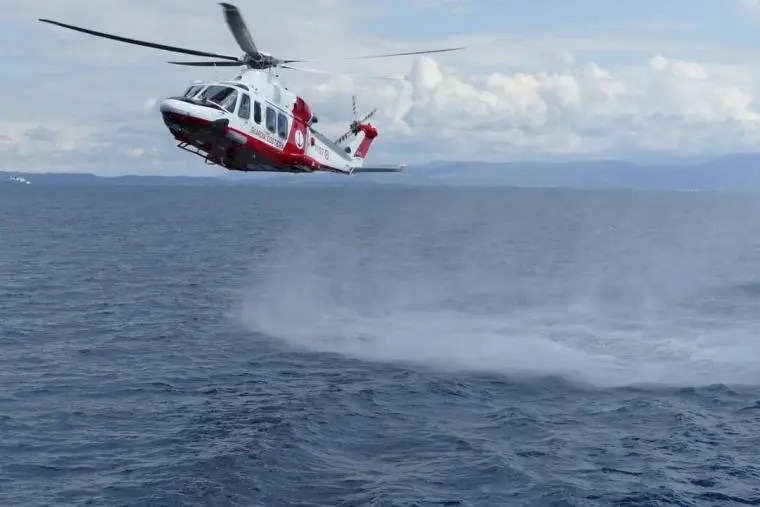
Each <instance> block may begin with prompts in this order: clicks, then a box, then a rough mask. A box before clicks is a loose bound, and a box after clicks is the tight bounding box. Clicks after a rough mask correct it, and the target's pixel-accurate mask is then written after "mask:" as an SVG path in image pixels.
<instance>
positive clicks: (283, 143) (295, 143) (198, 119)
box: [38, 2, 464, 175]
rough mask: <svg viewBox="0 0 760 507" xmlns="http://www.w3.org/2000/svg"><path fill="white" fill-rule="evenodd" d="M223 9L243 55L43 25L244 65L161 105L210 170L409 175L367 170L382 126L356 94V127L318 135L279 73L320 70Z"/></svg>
mask: <svg viewBox="0 0 760 507" xmlns="http://www.w3.org/2000/svg"><path fill="white" fill-rule="evenodd" d="M219 5H221V7H222V10H223V13H224V18H225V21H226V23H227V26H228V28H229V30H230V31H231V32H232V35H233V37H234V38H235V41H236V42H237V44H238V46H239V47H240V49H241V50H242V51H243V55H242V56H239V57H237V56H230V55H221V54H216V53H211V52H206V51H197V50H193V49H185V48H181V47H176V46H168V45H164V44H158V43H154V42H146V41H141V40H137V39H129V38H126V37H121V36H117V35H112V34H108V33H104V32H97V31H95V30H90V29H87V28H82V27H78V26H73V25H69V24H66V23H61V22H58V21H53V20H50V19H44V18H40V19H38V21H40V22H43V23H49V24H52V25H57V26H60V27H63V28H68V29H70V30H75V31H78V32H82V33H86V34H89V35H95V36H98V37H103V38H106V39H111V40H116V41H120V42H126V43H129V44H136V45H139V46H145V47H150V48H154V49H160V50H164V51H172V52H176V53H183V54H187V55H193V56H200V57H207V58H214V59H215V60H213V61H178V62H175V61H172V62H168V63H171V64H174V65H186V66H195V67H242V69H240V71H239V73H238V74H237V75H236V76H235V77H234V78H230V79H221V80H219V79H217V80H198V81H195V82H193V83H191V84H190V86H188V87H187V89H186V90H185V91H184V93H183V94H182V95H178V96H172V97H166V98H163V99H161V100H160V101H159V103H158V107H159V110H160V112H161V116H162V118H163V122H164V124H165V126H166V127H167V129H168V130H169V132H170V133H171V135H172V136H173V137H174V139H175V140H176V141H177V143H178V144H177V147H178V148H180V149H183V150H185V151H188V152H190V153H193V154H196V155H198V156H200V157H202V158H203V159H204V161H205V162H206V164H211V165H218V166H221V167H223V168H225V169H227V170H230V171H243V172H280V173H313V172H320V171H321V172H331V173H338V174H345V175H350V174H353V173H362V172H364V173H367V172H372V173H376V172H401V171H403V170H404V168H405V167H406V165H405V164H400V165H391V166H382V165H377V166H366V165H364V161H365V159H366V157H367V154H368V152H369V149H370V146H371V145H372V143H373V142H374V140H375V139H376V138H377V136H378V130H377V128H376V127H375V126H373V125H372V124H371V123H369V119H370V118H372V116H374V114H375V113H376V112H377V108H375V109H373V110H372V111H370V112H369V113H368V114H366V115H364V116H362V117H361V118H357V113H356V97H355V96H354V97H352V106H353V121H351V123H350V124H349V127H348V130H347V131H346V132H345V133H343V134H342V135H340V136H338V137H337V138H335V139H330V138H328V137H327V136H326V135H324V134H322V133H320V132H319V131H318V130H316V129H315V128H314V125H315V124H316V123H318V118H317V117H316V116H315V115H314V113H313V112H312V108H311V107H310V106H309V104H308V102H307V101H306V100H305V99H304V98H303V97H301V96H299V95H297V94H295V93H293V92H291V91H289V90H288V89H287V88H286V87H285V86H283V84H282V83H281V82H280V80H279V75H278V74H277V73H276V69H277V68H285V69H292V70H301V71H306V72H319V73H322V71H319V70H311V69H301V68H298V67H293V66H291V64H293V63H301V62H304V61H306V60H298V59H282V58H278V57H275V56H272V55H271V54H269V53H266V52H263V51H259V49H258V48H257V46H256V44H255V43H254V41H253V38H252V37H251V34H250V32H249V31H248V28H247V26H246V24H245V22H244V20H243V16H242V15H241V13H240V11H239V10H238V8H237V7H236V6H234V5H232V4H230V3H224V2H222V3H220V4H219ZM461 49H464V48H463V47H458V48H444V49H433V50H424V51H412V52H403V53H390V54H380V55H369V56H358V57H353V59H366V58H386V57H392V56H405V55H416V54H425V53H441V52H448V51H457V50H461ZM324 73H328V74H329V72H324Z"/></svg>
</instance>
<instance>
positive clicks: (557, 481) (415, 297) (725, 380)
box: [0, 185, 760, 507]
mask: <svg viewBox="0 0 760 507" xmlns="http://www.w3.org/2000/svg"><path fill="white" fill-rule="evenodd" d="M0 505H2V506H8V507H11V506H23V507H36V506H57V507H60V506H196V505H208V506H220V507H221V506H539V507H544V506H546V507H548V506H590V507H594V506H666V505H668V506H670V505H673V506H734V505H760V196H757V195H740V194H718V193H703V192H626V191H598V192H591V191H589V192H584V191H572V190H556V189H515V188H464V187H462V188H432V187H431V188H403V187H400V186H399V187H391V186H382V187H381V186H377V187H368V188H316V187H315V188H289V187H287V186H285V185H283V186H280V187H269V188H267V187H263V186H258V185H240V186H229V187H221V186H220V187H211V186H209V187H190V186H162V187H155V186H154V187H151V186H86V185H71V186H64V185H60V186H57V185H3V186H0Z"/></svg>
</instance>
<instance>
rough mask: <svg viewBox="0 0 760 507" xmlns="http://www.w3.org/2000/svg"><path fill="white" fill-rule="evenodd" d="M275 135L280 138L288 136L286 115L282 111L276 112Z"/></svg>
mask: <svg viewBox="0 0 760 507" xmlns="http://www.w3.org/2000/svg"><path fill="white" fill-rule="evenodd" d="M277 135H278V136H280V139H287V138H288V117H287V116H285V115H284V114H282V113H278V114H277Z"/></svg>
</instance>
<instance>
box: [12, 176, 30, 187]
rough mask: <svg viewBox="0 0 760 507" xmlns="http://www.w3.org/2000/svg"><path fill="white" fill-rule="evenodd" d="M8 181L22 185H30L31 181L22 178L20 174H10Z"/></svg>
mask: <svg viewBox="0 0 760 507" xmlns="http://www.w3.org/2000/svg"><path fill="white" fill-rule="evenodd" d="M8 182H10V183H21V184H22V185H31V184H32V182H31V181H29V180H28V179H26V178H22V177H21V176H10V177H9V178H8Z"/></svg>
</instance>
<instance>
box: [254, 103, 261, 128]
mask: <svg viewBox="0 0 760 507" xmlns="http://www.w3.org/2000/svg"><path fill="white" fill-rule="evenodd" d="M253 121H255V122H256V123H258V124H261V102H259V101H258V100H254V101H253Z"/></svg>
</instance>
